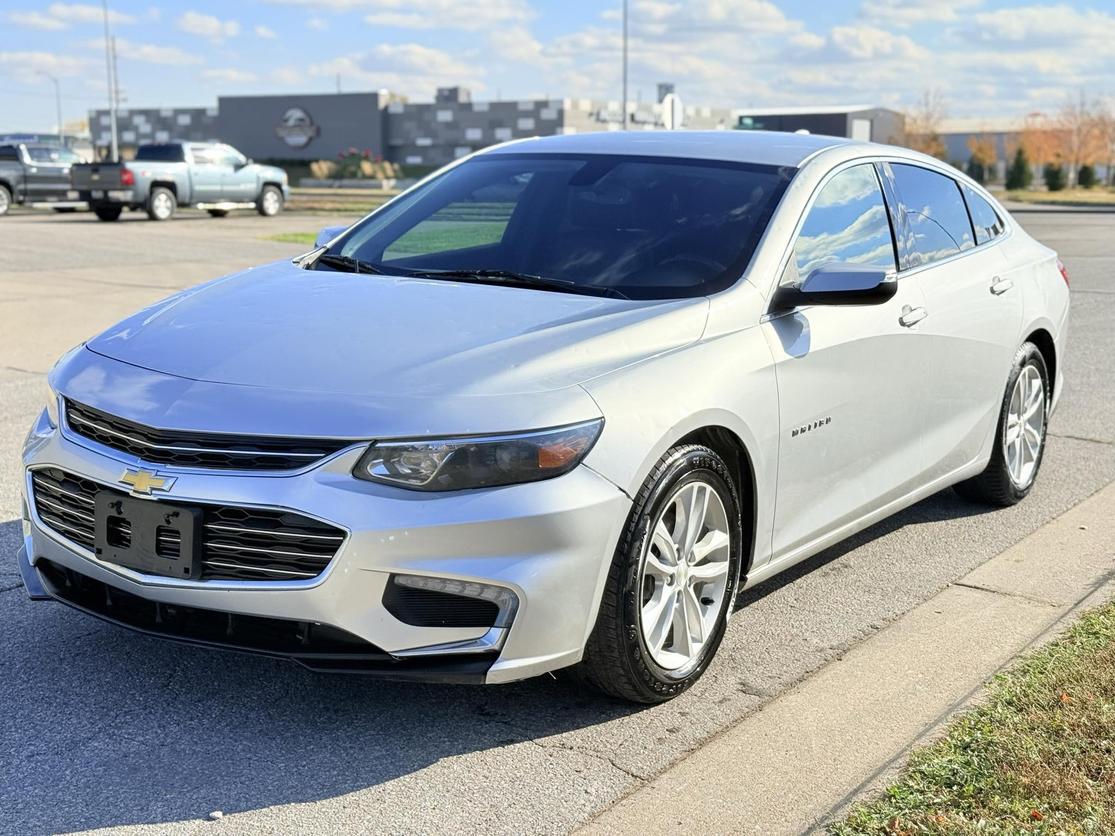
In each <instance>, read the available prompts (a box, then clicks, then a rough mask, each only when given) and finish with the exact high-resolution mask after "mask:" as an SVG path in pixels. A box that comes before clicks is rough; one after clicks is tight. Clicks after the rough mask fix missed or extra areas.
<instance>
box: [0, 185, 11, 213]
mask: <svg viewBox="0 0 1115 836" xmlns="http://www.w3.org/2000/svg"><path fill="white" fill-rule="evenodd" d="M11 208H12V193H11V190H10V189H8V187H7V186H0V215H6V214H8V210H9V209H11Z"/></svg>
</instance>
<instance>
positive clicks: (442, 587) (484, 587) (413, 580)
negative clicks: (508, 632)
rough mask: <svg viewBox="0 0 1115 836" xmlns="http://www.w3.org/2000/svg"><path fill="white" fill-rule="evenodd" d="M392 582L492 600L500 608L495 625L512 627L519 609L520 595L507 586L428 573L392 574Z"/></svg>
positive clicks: (432, 590) (448, 593) (447, 593)
mask: <svg viewBox="0 0 1115 836" xmlns="http://www.w3.org/2000/svg"><path fill="white" fill-rule="evenodd" d="M391 580H392V582H394V583H396V584H398V585H399V586H405V587H409V588H410V589H424V590H428V591H430V592H442V593H444V594H446V595H460V596H462V597H465V598H478V599H480V600H482V601H491V602H492V603H493V604H495V605H496V606H497V607H498V608H499V614H498V615H497V616H496V620H495V622H494V623H493V624H492V626H493V627H501V628H505V627H510V626H511V622H512V621H514V620H515V613H516V612H517V611H518V609H519V596H517V595H516V594H515V593H514V592H512V591H511V590H510V589H508V588H507V587H505V586H496V585H495V584H486V583H478V582H476V581H461V580H456V579H454V578H432V577H428V576H426V575H392V576H391Z"/></svg>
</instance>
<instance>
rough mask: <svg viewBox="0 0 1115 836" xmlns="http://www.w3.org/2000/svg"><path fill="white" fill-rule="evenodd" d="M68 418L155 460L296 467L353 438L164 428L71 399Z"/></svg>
mask: <svg viewBox="0 0 1115 836" xmlns="http://www.w3.org/2000/svg"><path fill="white" fill-rule="evenodd" d="M66 423H67V424H68V425H69V428H70V430H71V431H73V432H75V433H77V434H78V435H82V436H84V437H85V438H88V439H91V440H93V441H96V442H97V443H98V444H103V445H105V446H106V447H111V448H113V449H114V450H120V451H121V452H123V453H128V454H130V455H133V456H136V457H137V458H140V459H142V460H143V461H145V462H151V463H152V464H170V465H178V466H179V467H202V468H222V469H236V470H291V469H294V468H300V467H305V466H306V465H309V464H313V463H314V462H316V461H318V460H320V459H322V458H324V457H325V456H328V455H330V454H332V453H336V452H337V451H338V450H341V449H343V448H345V447H347V446H348V445H349V444H352V441H346V440H344V439H325V438H269V437H267V436H243V435H225V434H220V433H193V432H182V431H180V430H159V429H155V428H153V427H147V426H144V425H143V424H137V423H135V422H133V421H126V420H124V419H123V418H117V417H115V416H113V415H109V414H107V413H104V412H101V411H100V410H98V409H93V408H92V407H88V406H85V405H84V404H79V403H76V402H74V401H70V400H67V401H66Z"/></svg>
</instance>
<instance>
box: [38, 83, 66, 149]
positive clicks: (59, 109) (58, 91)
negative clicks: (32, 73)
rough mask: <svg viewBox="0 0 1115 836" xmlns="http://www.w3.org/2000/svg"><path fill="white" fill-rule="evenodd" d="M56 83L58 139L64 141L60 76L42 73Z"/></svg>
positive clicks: (55, 110) (55, 100) (55, 109)
mask: <svg viewBox="0 0 1115 836" xmlns="http://www.w3.org/2000/svg"><path fill="white" fill-rule="evenodd" d="M40 72H42V74H43V75H45V76H46V77H47V78H49V79H50V80H51V81H53V82H54V112H55V114H56V115H57V117H58V139H59V141H61V140H62V87H61V86H60V85H59V84H58V76H56V75H51V74H50V73H48V72H44V71H40Z"/></svg>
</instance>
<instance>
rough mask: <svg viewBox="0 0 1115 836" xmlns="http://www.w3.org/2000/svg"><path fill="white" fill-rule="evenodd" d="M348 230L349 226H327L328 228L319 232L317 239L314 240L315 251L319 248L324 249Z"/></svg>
mask: <svg viewBox="0 0 1115 836" xmlns="http://www.w3.org/2000/svg"><path fill="white" fill-rule="evenodd" d="M346 229H348V227H347V226H327V227H325V229H323V230H322V231H321V232H319V233H318V234H317V238H316V239H315V240H314V249H315V250H316V249H317V248H318V247H324V246H325V245H326V244H328V243H329V242H330V241H332V240H333V239H334V238H336V237H337V236H338V235H340V234H341V233H342V232H344V231H345V230H346Z"/></svg>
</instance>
